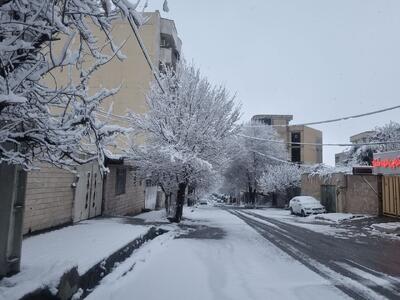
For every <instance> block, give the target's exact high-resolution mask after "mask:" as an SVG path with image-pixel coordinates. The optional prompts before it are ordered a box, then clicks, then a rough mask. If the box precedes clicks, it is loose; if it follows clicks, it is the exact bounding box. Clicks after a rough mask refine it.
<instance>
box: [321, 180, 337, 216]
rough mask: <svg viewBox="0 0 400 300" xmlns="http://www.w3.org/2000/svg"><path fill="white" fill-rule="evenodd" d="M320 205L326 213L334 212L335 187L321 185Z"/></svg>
mask: <svg viewBox="0 0 400 300" xmlns="http://www.w3.org/2000/svg"><path fill="white" fill-rule="evenodd" d="M321 204H322V205H324V206H325V208H326V211H327V212H336V186H334V185H321Z"/></svg>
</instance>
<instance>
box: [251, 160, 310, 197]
mask: <svg viewBox="0 0 400 300" xmlns="http://www.w3.org/2000/svg"><path fill="white" fill-rule="evenodd" d="M303 172H304V169H303V168H302V167H301V166H299V165H297V164H293V163H280V164H277V165H271V166H269V167H268V169H267V170H266V171H265V172H264V174H263V175H262V176H261V178H260V180H259V185H260V190H261V191H262V192H263V193H264V194H269V193H276V192H284V191H285V190H287V189H288V188H291V187H298V186H300V182H301V175H302V174H303Z"/></svg>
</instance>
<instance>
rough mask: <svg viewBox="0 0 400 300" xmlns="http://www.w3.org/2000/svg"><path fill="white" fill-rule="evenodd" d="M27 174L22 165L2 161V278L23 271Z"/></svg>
mask: <svg viewBox="0 0 400 300" xmlns="http://www.w3.org/2000/svg"><path fill="white" fill-rule="evenodd" d="M26 177H27V176H26V172H25V171H24V170H23V169H22V168H21V167H19V166H16V165H8V164H0V279H1V278H2V277H4V276H7V275H12V274H15V273H18V272H19V270H20V264H21V248H22V230H23V216H24V202H25V185H26Z"/></svg>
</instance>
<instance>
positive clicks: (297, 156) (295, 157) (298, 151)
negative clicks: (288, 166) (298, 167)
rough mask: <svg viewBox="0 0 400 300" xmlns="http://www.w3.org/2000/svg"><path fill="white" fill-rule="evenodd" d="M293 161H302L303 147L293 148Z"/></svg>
mask: <svg viewBox="0 0 400 300" xmlns="http://www.w3.org/2000/svg"><path fill="white" fill-rule="evenodd" d="M292 162H301V149H300V148H299V147H297V148H292Z"/></svg>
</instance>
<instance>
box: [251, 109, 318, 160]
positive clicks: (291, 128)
mask: <svg viewBox="0 0 400 300" xmlns="http://www.w3.org/2000/svg"><path fill="white" fill-rule="evenodd" d="M251 120H252V121H253V122H260V123H262V124H266V125H271V126H274V128H275V129H276V131H277V132H278V134H279V135H280V137H281V138H282V140H283V141H284V142H286V143H287V149H288V155H289V157H288V160H290V161H292V162H296V163H300V164H318V163H322V146H321V145H320V144H322V132H321V131H320V130H317V129H314V128H311V127H308V126H304V125H290V124H289V123H290V121H292V120H293V115H255V116H253V117H252V119H251ZM296 143H299V144H296ZM313 144H316V145H313ZM317 144H318V145H317Z"/></svg>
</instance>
